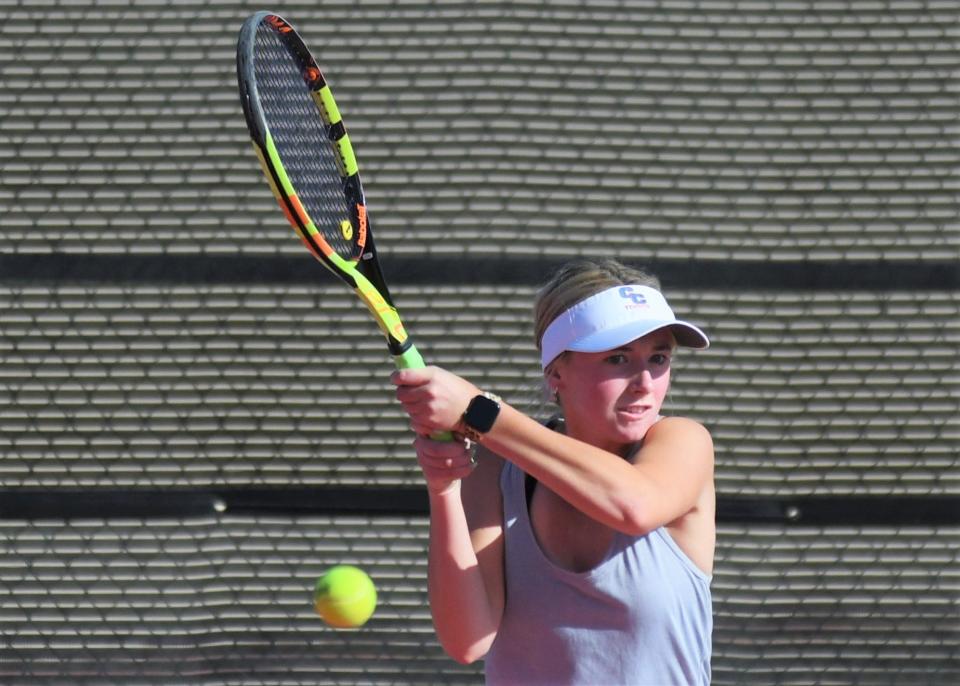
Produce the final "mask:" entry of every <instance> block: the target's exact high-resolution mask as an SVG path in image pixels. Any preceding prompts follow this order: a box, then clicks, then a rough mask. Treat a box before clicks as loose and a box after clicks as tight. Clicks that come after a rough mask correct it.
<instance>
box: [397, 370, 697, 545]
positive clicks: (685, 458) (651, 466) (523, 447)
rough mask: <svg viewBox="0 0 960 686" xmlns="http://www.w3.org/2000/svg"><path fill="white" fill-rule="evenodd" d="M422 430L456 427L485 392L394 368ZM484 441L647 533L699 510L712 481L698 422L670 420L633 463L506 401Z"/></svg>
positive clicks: (600, 517)
mask: <svg viewBox="0 0 960 686" xmlns="http://www.w3.org/2000/svg"><path fill="white" fill-rule="evenodd" d="M393 379H394V383H396V384H397V385H398V386H399V388H398V392H397V396H398V398H399V399H400V400H401V402H403V404H404V407H405V409H406V410H407V412H408V414H409V415H410V417H411V424H412V426H413V427H414V429H415V430H416V431H418V432H431V431H436V430H455V429H456V428H457V426H458V424H459V422H460V417H461V415H462V413H463V411H464V410H465V408H466V406H467V404H469V402H470V399H471V398H472V397H473V396H474V395H476V394H477V393H478V392H479V390H478V389H477V388H476V387H475V386H474V385H473V384H470V383H469V382H467V381H466V380H464V379H461V378H460V377H458V376H456V375H454V374H451V373H450V372H447V371H445V370H443V369H440V368H437V367H429V368H426V369H418V370H404V371H402V372H395V373H394V377H393ZM482 440H483V445H484V447H486V448H488V449H489V450H491V451H492V452H495V453H497V454H498V455H501V456H502V457H503V458H505V459H507V460H510V461H511V462H513V463H515V464H516V465H517V466H518V467H519V468H520V469H522V470H523V471H524V472H526V473H528V474H530V475H532V476H533V477H535V478H536V479H537V480H538V481H540V482H541V483H542V484H543V485H544V486H546V487H547V488H549V489H550V490H552V491H553V492H555V493H556V494H557V495H559V496H560V497H561V498H563V499H564V500H566V501H567V502H569V503H570V504H571V505H573V506H574V507H576V508H577V509H579V510H580V511H581V512H583V513H584V514H586V515H588V516H589V517H591V518H592V519H594V520H596V521H598V522H600V523H602V524H605V525H606V526H609V527H611V528H613V529H616V530H618V531H622V532H624V533H627V534H633V535H641V534H644V533H647V532H649V531H652V530H653V529H656V528H658V527H659V526H663V525H664V524H668V523H670V522H672V521H674V520H676V519H677V518H679V517H681V516H683V515H684V514H686V513H688V512H690V511H691V510H693V509H694V508H695V507H696V505H697V502H698V499H699V497H700V495H701V494H702V493H703V492H704V489H705V488H707V486H708V485H709V483H710V482H711V480H712V474H713V443H712V440H711V439H710V434H709V433H708V432H707V430H706V429H705V428H703V427H702V426H701V425H700V424H698V423H696V422H694V421H691V420H688V419H681V418H668V419H664V420H661V421H660V422H658V423H657V424H655V425H654V426H653V427H652V428H651V429H650V430H649V431H648V432H647V436H646V438H645V440H644V444H643V447H642V448H641V449H640V450H639V451H638V453H637V454H636V455H635V456H633V459H631V460H630V461H627V460H624V459H623V458H621V457H620V456H619V455H615V454H613V453H610V452H607V451H605V450H602V449H600V448H597V447H594V446H592V445H590V444H587V443H584V442H582V441H579V440H576V439H574V438H570V437H568V436H564V435H562V434H559V433H557V432H554V431H552V430H550V429H548V428H546V427H544V426H542V425H541V424H540V423H539V422H537V421H535V420H533V419H531V418H530V417H527V416H526V415H524V414H523V413H521V412H519V411H518V410H516V409H514V408H512V407H510V406H509V405H507V404H506V403H504V404H502V407H501V411H500V416H499V417H498V418H497V421H496V422H495V423H494V425H493V428H492V429H491V430H490V431H489V432H488V433H487V434H485V435H484V437H483V439H482Z"/></svg>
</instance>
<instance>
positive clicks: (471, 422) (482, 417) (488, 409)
mask: <svg viewBox="0 0 960 686" xmlns="http://www.w3.org/2000/svg"><path fill="white" fill-rule="evenodd" d="M499 414H500V403H498V402H497V401H496V400H491V399H490V398H488V397H486V396H483V395H478V396H476V397H475V398H474V399H473V400H471V401H470V405H469V407H467V411H466V412H465V413H464V415H463V421H464V422H465V423H466V425H467V426H469V427H470V428H471V429H475V430H477V431H479V432H480V433H486V432H488V431H489V430H490V429H491V428H492V427H493V423H494V422H495V421H497V415H499Z"/></svg>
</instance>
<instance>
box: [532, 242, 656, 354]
mask: <svg viewBox="0 0 960 686" xmlns="http://www.w3.org/2000/svg"><path fill="white" fill-rule="evenodd" d="M627 285H640V286H649V287H650V288H655V289H657V290H658V291H659V290H660V280H659V279H658V278H657V277H656V276H654V275H653V274H650V273H648V272H645V271H642V270H640V269H634V268H633V267H628V266H626V265H624V264H621V263H620V262H617V261H616V260H612V259H607V258H603V259H577V260H573V261H571V262H567V263H566V264H564V265H563V266H562V267H560V269H559V270H557V272H556V273H555V274H554V275H553V276H552V277H551V278H550V280H549V281H547V283H546V284H545V285H544V286H543V287H542V288H541V289H540V290H539V291H538V292H537V297H536V299H535V300H534V303H533V332H534V337H535V338H536V344H537V350H538V351H540V349H541V346H540V342H541V340H542V339H543V333H544V331H546V330H547V327H548V326H550V323H551V322H552V321H553V320H554V319H556V318H557V317H559V316H560V315H561V314H563V313H564V312H566V311H567V310H569V309H570V308H571V307H573V306H574V305H576V304H577V303H578V302H580V301H581V300H586V299H587V298H589V297H590V296H591V295H596V294H597V293H600V292H602V291H605V290H607V289H608V288H612V287H614V286H627Z"/></svg>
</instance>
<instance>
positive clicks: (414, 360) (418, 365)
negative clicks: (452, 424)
mask: <svg viewBox="0 0 960 686" xmlns="http://www.w3.org/2000/svg"><path fill="white" fill-rule="evenodd" d="M393 361H394V364H396V365H397V369H423V368H424V367H426V366H427V365H426V363H424V361H423V357H422V356H421V355H420V351H419V350H417V346H415V345H411V346H410V347H409V348H407V349H406V350H405V351H403V352H402V353H400V354H399V355H395V356H394V358H393ZM430 438H432V439H433V440H435V441H443V442H444V443H449V442H450V441H452V440H453V434H452V433H450V432H449V431H437V432H435V433H432V434H430Z"/></svg>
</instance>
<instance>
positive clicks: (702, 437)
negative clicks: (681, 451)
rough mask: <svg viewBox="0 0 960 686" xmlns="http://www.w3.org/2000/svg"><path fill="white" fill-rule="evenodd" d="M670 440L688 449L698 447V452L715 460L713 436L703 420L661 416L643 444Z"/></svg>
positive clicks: (647, 444)
mask: <svg viewBox="0 0 960 686" xmlns="http://www.w3.org/2000/svg"><path fill="white" fill-rule="evenodd" d="M662 442H670V443H674V444H678V447H679V445H682V446H683V447H685V448H687V449H696V450H697V452H699V453H701V454H703V455H704V456H705V457H709V459H710V460H713V437H712V436H711V435H710V430H709V429H708V428H707V427H706V426H704V425H703V424H702V423H701V422H698V421H697V420H695V419H690V418H689V417H675V416H670V417H661V418H660V419H659V420H658V421H657V422H656V423H655V424H654V425H653V426H651V427H650V429H649V431H647V435H646V436H645V437H644V440H643V445H644V446H649V445H651V444H652V443H662Z"/></svg>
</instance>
